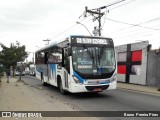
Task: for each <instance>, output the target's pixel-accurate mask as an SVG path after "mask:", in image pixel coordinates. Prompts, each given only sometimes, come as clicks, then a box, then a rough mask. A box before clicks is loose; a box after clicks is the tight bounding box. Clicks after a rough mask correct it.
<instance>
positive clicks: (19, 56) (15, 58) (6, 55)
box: [0, 42, 28, 68]
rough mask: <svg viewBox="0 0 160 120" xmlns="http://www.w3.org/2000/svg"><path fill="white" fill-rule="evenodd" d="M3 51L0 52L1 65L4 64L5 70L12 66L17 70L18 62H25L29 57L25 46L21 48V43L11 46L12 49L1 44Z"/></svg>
mask: <svg viewBox="0 0 160 120" xmlns="http://www.w3.org/2000/svg"><path fill="white" fill-rule="evenodd" d="M0 45H1V47H2V51H1V52H0V63H2V64H3V66H4V68H6V67H8V66H12V67H13V68H15V66H16V65H17V62H23V61H24V60H25V58H26V57H27V56H28V54H27V52H26V51H25V46H24V45H22V46H20V43H19V42H17V43H16V44H15V45H14V44H11V46H10V48H8V47H6V46H5V45H2V44H0Z"/></svg>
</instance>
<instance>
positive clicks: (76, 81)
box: [72, 75, 79, 83]
mask: <svg viewBox="0 0 160 120" xmlns="http://www.w3.org/2000/svg"><path fill="white" fill-rule="evenodd" d="M72 77H73V80H74V81H75V83H79V80H78V78H77V77H76V76H74V75H72Z"/></svg>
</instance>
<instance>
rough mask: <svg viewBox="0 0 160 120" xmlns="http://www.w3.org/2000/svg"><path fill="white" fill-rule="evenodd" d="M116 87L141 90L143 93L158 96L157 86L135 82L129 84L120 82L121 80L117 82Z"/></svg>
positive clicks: (159, 94)
mask: <svg viewBox="0 0 160 120" xmlns="http://www.w3.org/2000/svg"><path fill="white" fill-rule="evenodd" d="M117 87H118V88H120V89H126V90H131V91H136V92H141V93H145V94H151V95H158V96H160V91H158V87H151V86H143V85H136V84H130V83H122V82H118V84H117Z"/></svg>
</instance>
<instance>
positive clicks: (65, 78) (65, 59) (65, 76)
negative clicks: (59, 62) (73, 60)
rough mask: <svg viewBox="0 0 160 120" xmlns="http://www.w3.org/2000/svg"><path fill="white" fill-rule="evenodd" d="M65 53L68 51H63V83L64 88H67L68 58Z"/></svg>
mask: <svg viewBox="0 0 160 120" xmlns="http://www.w3.org/2000/svg"><path fill="white" fill-rule="evenodd" d="M67 51H68V49H65V52H64V83H65V88H69V85H68V83H69V82H68V77H69V74H70V57H69V55H68V54H67V53H68V52H67Z"/></svg>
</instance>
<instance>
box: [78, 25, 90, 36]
mask: <svg viewBox="0 0 160 120" xmlns="http://www.w3.org/2000/svg"><path fill="white" fill-rule="evenodd" d="M76 23H77V24H80V25H82V26H83V27H85V28H86V30H87V31H88V32H89V34H90V35H91V36H92V34H91V33H90V31H89V30H88V28H87V27H86V26H85V25H84V24H82V23H80V22H76Z"/></svg>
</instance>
